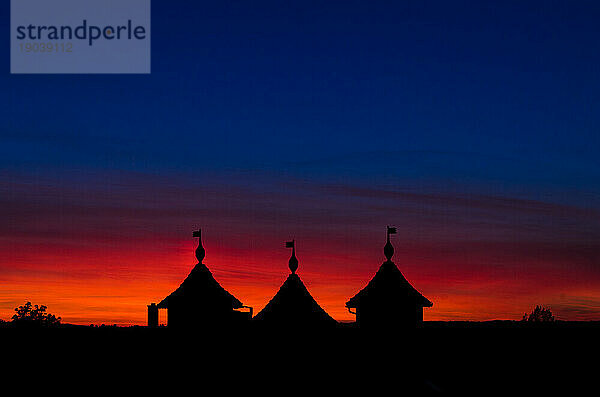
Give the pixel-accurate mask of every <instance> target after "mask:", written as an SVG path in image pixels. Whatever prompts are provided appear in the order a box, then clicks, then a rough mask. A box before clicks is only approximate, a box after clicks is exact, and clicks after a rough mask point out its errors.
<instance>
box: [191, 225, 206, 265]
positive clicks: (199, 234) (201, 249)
mask: <svg viewBox="0 0 600 397" xmlns="http://www.w3.org/2000/svg"><path fill="white" fill-rule="evenodd" d="M192 237H198V248H196V259H198V263H202V260H203V259H204V256H205V255H206V251H205V250H204V247H203V246H202V229H198V230H196V231H195V232H193V233H192Z"/></svg>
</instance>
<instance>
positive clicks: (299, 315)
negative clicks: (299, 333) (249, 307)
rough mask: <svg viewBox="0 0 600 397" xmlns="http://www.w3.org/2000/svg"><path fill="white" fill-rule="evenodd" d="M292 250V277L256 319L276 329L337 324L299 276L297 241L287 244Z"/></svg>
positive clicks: (290, 261)
mask: <svg viewBox="0 0 600 397" xmlns="http://www.w3.org/2000/svg"><path fill="white" fill-rule="evenodd" d="M286 247H288V248H292V256H291V257H290V260H289V267H290V270H291V272H292V273H291V274H290V275H289V276H288V278H287V280H285V282H284V283H283V285H282V286H281V288H279V291H278V292H277V294H275V296H274V297H273V298H272V299H271V300H270V301H269V303H268V304H267V305H266V306H265V307H264V309H262V310H261V311H260V313H258V314H257V315H256V316H255V317H254V319H253V320H254V321H256V322H258V323H260V324H268V325H272V326H275V327H294V328H315V327H332V326H335V325H336V324H337V322H336V321H335V320H334V319H333V318H332V317H331V316H329V314H327V312H325V310H323V308H322V307H321V306H319V304H318V303H317V302H316V301H315V299H314V298H313V297H312V296H311V294H310V292H308V289H306V286H304V284H303V283H302V280H300V277H298V275H297V274H296V269H298V259H297V258H296V247H295V244H294V241H290V242H288V243H286Z"/></svg>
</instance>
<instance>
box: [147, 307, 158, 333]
mask: <svg viewBox="0 0 600 397" xmlns="http://www.w3.org/2000/svg"><path fill="white" fill-rule="evenodd" d="M148 327H152V328H155V327H158V306H157V305H156V303H151V304H149V305H148Z"/></svg>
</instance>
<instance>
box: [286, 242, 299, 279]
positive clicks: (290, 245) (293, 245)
mask: <svg viewBox="0 0 600 397" xmlns="http://www.w3.org/2000/svg"><path fill="white" fill-rule="evenodd" d="M285 248H291V249H292V256H291V257H290V261H289V262H288V264H289V266H290V270H291V271H292V274H296V270H297V269H298V258H296V240H292V241H286V243H285Z"/></svg>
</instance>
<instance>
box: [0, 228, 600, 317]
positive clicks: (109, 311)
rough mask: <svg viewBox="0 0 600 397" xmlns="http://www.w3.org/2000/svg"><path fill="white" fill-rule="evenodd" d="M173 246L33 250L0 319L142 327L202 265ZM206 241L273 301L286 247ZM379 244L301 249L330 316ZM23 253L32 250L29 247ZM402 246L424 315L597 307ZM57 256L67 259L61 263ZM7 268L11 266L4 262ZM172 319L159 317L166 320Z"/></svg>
mask: <svg viewBox="0 0 600 397" xmlns="http://www.w3.org/2000/svg"><path fill="white" fill-rule="evenodd" d="M168 245H169V246H170V247H178V248H177V249H175V252H168V250H165V251H161V250H156V249H154V250H152V249H151V248H150V247H149V248H148V249H143V250H142V251H143V252H145V253H148V252H150V253H151V254H149V255H143V256H141V255H140V254H139V252H137V251H136V252H129V253H127V252H122V251H121V250H119V249H116V250H115V252H110V251H108V252H107V251H106V250H103V251H99V250H93V249H88V250H82V251H76V254H77V256H70V255H65V256H63V254H64V252H63V251H61V250H60V251H58V252H55V253H53V252H51V250H50V248H49V247H45V249H44V252H45V255H43V256H41V255H40V256H39V257H38V258H35V259H36V260H35V261H34V257H35V255H32V256H31V258H24V257H23V258H19V262H20V263H19V266H18V267H14V271H12V272H11V271H9V272H7V274H5V275H4V280H3V285H4V286H5V288H4V289H3V290H2V291H1V292H0V302H1V305H0V318H2V319H4V320H10V318H11V316H12V314H13V309H14V308H15V307H17V306H19V305H21V304H23V303H25V302H26V301H31V302H32V303H33V304H44V305H46V306H48V311H49V312H51V313H53V314H55V315H59V316H61V317H62V320H63V322H65V323H72V324H84V325H88V324H117V325H145V324H146V315H147V313H146V305H148V304H149V303H151V302H159V301H160V300H161V299H162V298H164V297H165V296H167V295H168V294H169V293H170V292H172V291H173V290H174V289H175V288H177V287H178V286H179V284H180V283H181V282H182V281H183V280H184V279H185V277H187V275H188V274H189V272H190V270H191V269H192V268H193V266H194V263H195V261H194V259H195V258H194V257H193V252H194V249H195V247H196V243H194V242H192V241H191V239H190V240H188V241H176V242H172V243H169V244H168ZM204 245H205V247H206V249H207V253H208V254H207V260H206V261H205V263H207V265H208V266H209V268H210V270H211V271H212V273H213V275H214V276H215V278H216V279H217V281H218V282H219V283H220V284H221V285H222V286H223V287H224V288H225V289H227V290H228V291H229V292H231V293H232V294H233V295H234V296H236V297H237V298H238V299H240V300H241V301H242V302H243V303H244V304H245V305H248V306H252V307H253V308H254V313H258V312H259V311H260V310H261V309H262V308H263V307H264V306H265V305H266V304H267V303H268V301H269V300H270V299H271V297H272V296H273V295H274V294H275V293H276V292H277V290H278V289H279V287H280V285H281V284H282V283H283V281H284V280H285V278H286V277H287V275H288V273H289V270H288V268H287V259H288V255H289V252H287V250H284V249H280V250H273V251H265V252H261V251H260V250H257V251H256V252H254V253H253V255H250V256H248V252H236V251H235V250H232V249H229V250H226V252H228V254H227V255H225V254H223V252H219V250H218V247H216V246H211V245H207V244H206V243H205V244H204ZM396 245H397V246H398V244H396ZM30 248H31V247H30ZM38 248H39V249H42V247H38ZM377 248H380V247H374V249H373V250H372V251H374V253H373V254H374V255H371V257H370V258H369V259H370V260H369V261H368V262H365V259H363V258H357V260H356V262H355V263H351V262H348V258H343V257H342V258H338V259H337V260H336V258H331V257H330V258H328V261H329V264H330V266H329V267H327V268H325V267H321V266H319V255H318V251H317V252H313V253H309V252H304V253H302V251H300V254H299V259H300V268H299V270H298V274H299V275H300V277H301V278H302V280H303V281H304V283H305V284H306V286H307V287H308V289H309V291H310V292H311V294H312V295H313V297H314V298H315V299H316V300H317V302H318V303H319V304H320V305H321V306H322V307H323V308H324V309H325V310H326V311H327V312H328V313H329V314H330V315H331V316H332V317H334V318H335V319H336V320H338V321H353V320H354V316H353V315H352V314H350V313H349V312H348V311H347V310H346V308H345V306H344V303H345V302H346V300H347V299H348V298H350V297H352V296H353V295H354V294H355V293H356V292H358V291H359V290H360V289H362V288H363V287H364V286H365V285H366V284H367V282H368V281H369V280H370V279H371V277H372V276H373V275H374V273H375V271H377V269H378V267H379V265H380V264H381V259H382V258H378V256H381V255H377V253H378V251H380V249H377ZM321 249H322V248H321ZM26 251H28V252H32V250H31V249H28V250H26ZM275 251H277V252H275ZM319 251H320V250H319ZM33 252H35V251H33ZM396 252H397V254H396V256H395V258H394V259H395V260H396V263H397V264H398V265H399V268H400V269H401V270H402V271H403V273H404V275H405V276H406V278H407V279H408V280H409V281H410V282H411V283H412V284H413V286H415V287H416V288H417V289H418V290H419V291H420V292H421V293H423V295H425V296H426V297H427V298H429V299H430V300H431V301H433V302H434V306H433V307H432V308H429V309H425V311H424V319H425V320H426V321H428V320H429V321H435V320H471V321H480V320H493V319H513V320H516V319H520V318H521V316H522V315H523V313H524V312H526V311H529V310H530V309H531V308H532V307H533V306H534V305H535V304H547V305H550V306H551V307H554V306H553V305H552V304H553V303H554V304H555V305H556V307H560V305H566V306H565V307H568V303H569V300H573V299H574V298H573V297H582V296H584V297H587V299H588V300H589V301H590V302H589V303H590V304H591V305H595V304H597V302H600V294H598V293H597V292H594V291H591V290H577V291H572V292H571V294H572V295H571V297H568V296H566V294H565V291H561V292H559V293H553V292H552V291H551V288H550V289H549V290H540V289H535V290H533V291H528V292H527V288H524V287H523V286H519V284H518V283H515V282H514V280H502V279H493V278H487V279H486V278H485V277H482V278H481V279H478V277H477V275H476V274H468V275H467V274H465V275H464V276H465V277H464V278H463V279H460V278H459V277H455V276H452V275H451V274H445V275H439V274H438V275H437V276H435V275H434V274H433V273H434V272H433V270H435V268H437V269H438V270H439V268H440V267H439V266H435V267H434V266H433V265H428V264H423V263H422V264H415V262H418V258H416V257H415V258H402V257H401V253H399V249H398V248H397V249H396ZM6 256H7V255H4V257H6ZM261 258H262V259H263V260H260V259H261ZM15 259H16V258H15ZM249 259H250V260H249ZM411 259H412V260H411ZM336 262H337V265H338V266H336ZM57 263H61V265H60V266H56V265H55V264H57ZM363 263H367V264H366V265H363ZM402 263H413V265H402ZM3 266H4V267H5V268H8V266H7V264H3ZM423 270H426V271H423ZM550 281H551V280H550ZM550 284H552V283H551V282H550ZM6 286H8V288H6ZM511 289H512V290H511ZM554 312H555V315H556V316H557V317H558V318H559V319H574V320H576V319H582V320H588V319H590V317H586V316H574V315H565V313H561V312H560V309H559V310H556V309H554ZM165 317H166V316H164V315H161V319H163V318H165Z"/></svg>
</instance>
